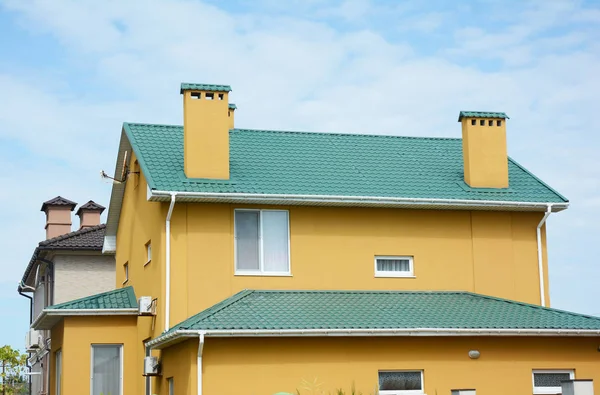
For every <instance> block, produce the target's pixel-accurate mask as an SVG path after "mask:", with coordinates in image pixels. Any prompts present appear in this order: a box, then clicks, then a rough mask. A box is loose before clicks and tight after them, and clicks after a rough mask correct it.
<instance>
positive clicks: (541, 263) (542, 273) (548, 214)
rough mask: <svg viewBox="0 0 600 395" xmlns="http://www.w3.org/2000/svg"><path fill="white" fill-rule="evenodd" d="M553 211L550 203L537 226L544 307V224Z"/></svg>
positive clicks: (544, 302) (544, 303)
mask: <svg viewBox="0 0 600 395" xmlns="http://www.w3.org/2000/svg"><path fill="white" fill-rule="evenodd" d="M551 213H552V205H551V204H549V205H548V208H547V210H546V213H545V214H544V216H543V217H542V220H541V221H540V223H539V224H538V226H537V229H536V237H537V252H538V272H539V273H540V301H541V304H542V307H546V287H545V285H544V260H543V256H542V226H544V224H545V223H546V220H547V219H548V217H549V216H550V214H551Z"/></svg>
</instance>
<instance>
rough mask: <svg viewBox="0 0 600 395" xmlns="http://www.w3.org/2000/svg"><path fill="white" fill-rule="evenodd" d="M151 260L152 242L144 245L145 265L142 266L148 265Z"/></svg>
mask: <svg viewBox="0 0 600 395" xmlns="http://www.w3.org/2000/svg"><path fill="white" fill-rule="evenodd" d="M151 260H152V242H151V241H148V242H147V243H146V263H144V266H145V265H147V264H149V263H150V261H151Z"/></svg>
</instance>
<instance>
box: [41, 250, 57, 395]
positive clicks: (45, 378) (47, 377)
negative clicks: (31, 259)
mask: <svg viewBox="0 0 600 395" xmlns="http://www.w3.org/2000/svg"><path fill="white" fill-rule="evenodd" d="M37 260H38V261H40V262H44V263H45V264H47V265H48V273H49V274H51V275H50V276H48V275H47V276H46V278H48V277H50V278H49V279H48V288H47V289H45V290H44V291H45V292H48V303H47V305H48V306H52V305H53V304H54V283H55V281H54V262H52V261H51V260H48V259H45V258H40V257H38V258H37ZM44 308H46V306H44ZM44 335H45V331H44ZM46 340H47V339H46V336H44V347H47V345H48V343H46ZM48 351H50V350H48ZM49 355H50V353H48V354H46V366H45V368H46V374H45V375H42V384H41V385H42V388H44V390H45V391H46V393H47V394H49V393H50V357H49Z"/></svg>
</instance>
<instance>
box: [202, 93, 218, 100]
mask: <svg viewBox="0 0 600 395" xmlns="http://www.w3.org/2000/svg"><path fill="white" fill-rule="evenodd" d="M204 97H205V98H206V100H213V99H214V98H215V94H214V93H212V92H211V93H205V94H204Z"/></svg>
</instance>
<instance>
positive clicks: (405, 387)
mask: <svg viewBox="0 0 600 395" xmlns="http://www.w3.org/2000/svg"><path fill="white" fill-rule="evenodd" d="M423 393H424V392H423V371H422V370H398V371H380V372H379V394H380V395H409V394H423Z"/></svg>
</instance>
